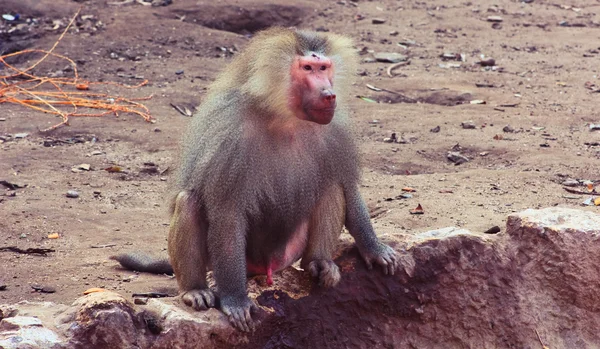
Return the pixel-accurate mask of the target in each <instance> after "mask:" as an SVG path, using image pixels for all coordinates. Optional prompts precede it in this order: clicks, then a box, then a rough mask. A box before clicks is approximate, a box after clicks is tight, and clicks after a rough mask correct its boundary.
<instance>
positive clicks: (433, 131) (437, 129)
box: [429, 125, 442, 133]
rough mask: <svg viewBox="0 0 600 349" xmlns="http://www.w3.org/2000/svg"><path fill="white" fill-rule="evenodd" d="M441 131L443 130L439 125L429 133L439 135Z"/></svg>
mask: <svg viewBox="0 0 600 349" xmlns="http://www.w3.org/2000/svg"><path fill="white" fill-rule="evenodd" d="M441 129H442V128H441V127H440V126H439V125H438V126H436V127H434V128H432V129H431V130H429V132H431V133H438V132H440V130H441Z"/></svg>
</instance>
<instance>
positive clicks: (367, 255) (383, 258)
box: [360, 242, 400, 275]
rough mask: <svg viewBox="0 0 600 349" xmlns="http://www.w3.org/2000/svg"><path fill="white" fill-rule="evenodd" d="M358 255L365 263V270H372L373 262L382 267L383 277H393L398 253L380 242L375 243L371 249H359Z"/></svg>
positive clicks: (397, 261) (397, 262)
mask: <svg viewBox="0 0 600 349" xmlns="http://www.w3.org/2000/svg"><path fill="white" fill-rule="evenodd" d="M360 255H361V256H362V258H363V259H364V261H365V263H367V268H369V269H373V262H375V263H377V264H379V265H381V266H382V267H383V273H384V274H385V275H388V274H389V275H394V273H395V272H396V269H397V268H398V265H399V259H400V257H399V256H398V253H397V252H396V251H394V249H393V248H391V247H389V246H388V245H386V244H384V243H382V242H377V245H376V246H375V247H374V248H371V249H360Z"/></svg>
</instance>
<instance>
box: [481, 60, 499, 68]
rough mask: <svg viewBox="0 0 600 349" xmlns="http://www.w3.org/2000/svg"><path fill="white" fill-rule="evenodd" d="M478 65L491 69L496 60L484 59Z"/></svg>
mask: <svg viewBox="0 0 600 349" xmlns="http://www.w3.org/2000/svg"><path fill="white" fill-rule="evenodd" d="M479 65H481V66H482V67H493V66H495V65H496V60H495V59H493V58H486V59H482V60H481V61H479Z"/></svg>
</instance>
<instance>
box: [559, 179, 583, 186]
mask: <svg viewBox="0 0 600 349" xmlns="http://www.w3.org/2000/svg"><path fill="white" fill-rule="evenodd" d="M562 185H564V186H565V187H577V186H579V181H578V180H576V179H573V178H569V179H567V180H566V181H564V182H562Z"/></svg>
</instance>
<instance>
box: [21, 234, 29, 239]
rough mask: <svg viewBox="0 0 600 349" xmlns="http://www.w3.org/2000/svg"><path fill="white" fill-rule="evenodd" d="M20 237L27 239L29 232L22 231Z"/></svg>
mask: <svg viewBox="0 0 600 349" xmlns="http://www.w3.org/2000/svg"><path fill="white" fill-rule="evenodd" d="M19 239H27V234H25V233H21V235H19Z"/></svg>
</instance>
